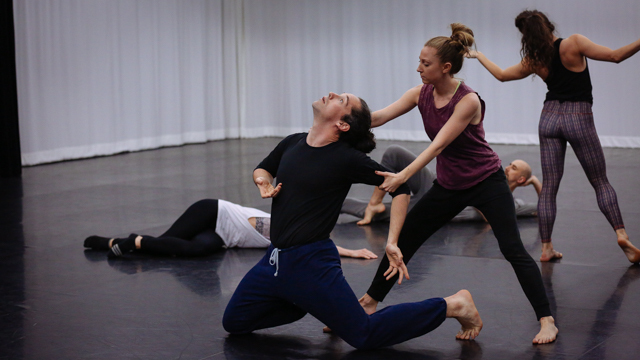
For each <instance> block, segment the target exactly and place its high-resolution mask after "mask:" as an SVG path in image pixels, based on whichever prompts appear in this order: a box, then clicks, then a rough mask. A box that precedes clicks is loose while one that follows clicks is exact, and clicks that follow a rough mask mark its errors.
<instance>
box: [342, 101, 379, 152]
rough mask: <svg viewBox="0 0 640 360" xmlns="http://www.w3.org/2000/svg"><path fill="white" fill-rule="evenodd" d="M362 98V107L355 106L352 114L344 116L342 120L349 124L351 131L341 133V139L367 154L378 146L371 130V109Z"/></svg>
mask: <svg viewBox="0 0 640 360" xmlns="http://www.w3.org/2000/svg"><path fill="white" fill-rule="evenodd" d="M359 99H360V104H361V106H360V108H359V109H356V108H355V107H353V108H352V109H351V113H350V114H346V115H344V116H343V117H342V119H340V120H342V121H344V122H346V123H347V124H349V131H345V132H342V133H340V140H342V141H346V142H347V143H348V144H349V145H351V146H352V147H353V148H355V149H356V150H360V151H362V152H363V153H365V154H368V153H370V152H371V151H372V150H373V149H375V148H376V139H375V135H373V132H372V131H371V111H370V110H369V105H367V103H366V102H365V101H364V100H362V98H359Z"/></svg>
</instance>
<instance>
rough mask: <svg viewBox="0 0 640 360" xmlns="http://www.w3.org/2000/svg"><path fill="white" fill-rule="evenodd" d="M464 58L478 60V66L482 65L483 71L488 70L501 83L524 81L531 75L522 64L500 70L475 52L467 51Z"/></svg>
mask: <svg viewBox="0 0 640 360" xmlns="http://www.w3.org/2000/svg"><path fill="white" fill-rule="evenodd" d="M466 57H468V58H470V59H478V61H479V62H480V64H482V66H484V67H485V69H487V70H489V72H490V73H491V75H493V76H494V77H495V78H496V79H498V80H499V81H502V82H505V81H511V80H520V79H524V78H526V77H527V76H529V75H531V74H532V73H533V72H532V71H531V70H528V69H527V68H525V66H524V65H523V64H522V62H520V63H517V64H515V65H513V66H510V67H508V68H506V69H504V70H502V68H500V66H498V65H496V64H495V63H494V62H493V61H491V60H489V59H488V58H487V57H486V56H485V55H484V54H483V53H481V52H480V51H476V50H469V52H468V53H467V55H466Z"/></svg>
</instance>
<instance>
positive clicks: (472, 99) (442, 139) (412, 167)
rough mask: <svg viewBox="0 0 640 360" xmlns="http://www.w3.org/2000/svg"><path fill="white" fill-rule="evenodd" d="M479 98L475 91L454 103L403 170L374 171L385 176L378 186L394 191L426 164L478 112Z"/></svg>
mask: <svg viewBox="0 0 640 360" xmlns="http://www.w3.org/2000/svg"><path fill="white" fill-rule="evenodd" d="M480 111H481V105H480V99H479V98H478V95H477V94H476V93H470V94H467V95H465V96H464V97H463V98H462V100H460V102H459V103H458V105H456V109H455V110H454V111H453V114H452V115H451V117H450V118H449V120H447V123H446V124H444V126H443V127H442V129H440V131H439V132H438V135H437V136H436V137H435V139H433V141H432V142H431V144H430V145H429V146H428V147H427V148H426V149H425V150H424V151H423V152H422V153H421V154H420V155H418V157H417V158H416V159H415V160H414V161H413V162H412V163H411V164H409V165H408V166H407V167H406V168H404V170H402V171H400V172H399V173H397V174H394V173H389V172H383V171H376V174H378V175H382V176H384V177H385V180H384V183H382V185H380V186H379V187H380V188H381V189H382V190H384V191H387V192H394V191H395V190H396V189H397V188H398V186H400V185H402V184H403V183H405V182H406V181H407V180H408V179H409V178H410V177H411V176H413V174H415V173H416V172H418V171H419V170H420V169H422V168H424V167H425V166H427V164H428V163H429V162H431V160H433V159H434V158H435V157H436V156H438V154H440V153H441V152H442V150H444V149H445V148H446V147H447V146H448V145H449V144H451V142H452V141H453V140H455V139H456V138H457V137H458V136H459V135H460V134H461V133H462V132H463V131H464V129H465V128H466V127H467V126H468V125H469V123H471V121H472V120H473V119H474V118H475V117H476V116H477V115H478V114H479V113H480Z"/></svg>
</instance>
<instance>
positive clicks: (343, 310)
mask: <svg viewBox="0 0 640 360" xmlns="http://www.w3.org/2000/svg"><path fill="white" fill-rule="evenodd" d="M285 250H287V249H285ZM285 250H283V251H282V252H280V255H279V262H280V269H279V271H278V277H281V276H282V277H283V279H286V290H283V292H284V294H281V295H282V296H283V297H284V298H286V300H288V301H289V302H291V303H295V304H296V305H298V306H299V307H300V308H302V309H304V310H306V311H308V312H309V314H311V315H313V316H314V317H316V318H317V319H318V320H320V321H321V322H323V323H324V324H326V325H327V326H329V327H330V328H331V329H332V330H333V332H334V333H335V334H337V335H338V336H340V337H341V338H343V339H344V340H345V341H346V342H347V343H349V344H350V345H352V346H354V347H356V348H358V349H370V348H376V347H383V346H389V345H393V344H397V343H400V342H403V341H406V340H408V339H411V338H414V337H417V336H421V335H423V334H426V333H427V332H429V331H431V330H433V329H435V328H437V327H438V326H439V325H440V324H441V323H442V322H443V321H444V319H445V317H446V311H447V306H446V302H445V300H444V299H442V298H435V299H429V300H424V301H420V302H416V303H407V304H399V305H394V306H389V307H387V308H385V309H383V310H382V311H379V312H377V313H375V314H372V315H367V314H366V313H365V311H364V309H363V308H362V307H361V306H360V303H359V302H358V299H357V297H356V295H355V294H354V293H353V290H352V289H351V287H350V286H349V284H348V283H347V281H346V279H345V277H344V274H343V273H342V268H341V267H340V258H339V256H338V253H337V251H336V249H335V245H333V242H331V241H322V242H318V243H314V244H309V245H305V246H302V247H300V248H298V249H294V250H292V251H285ZM271 275H273V273H272V274H271Z"/></svg>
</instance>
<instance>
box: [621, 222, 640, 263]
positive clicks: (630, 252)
mask: <svg viewBox="0 0 640 360" xmlns="http://www.w3.org/2000/svg"><path fill="white" fill-rule="evenodd" d="M616 234H617V235H618V246H620V248H621V249H622V251H624V254H625V255H627V259H629V261H630V262H632V263H634V264H637V263H638V262H640V250H638V248H637V247H635V246H633V244H632V243H631V241H629V235H627V232H626V230H625V229H618V230H616Z"/></svg>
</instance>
